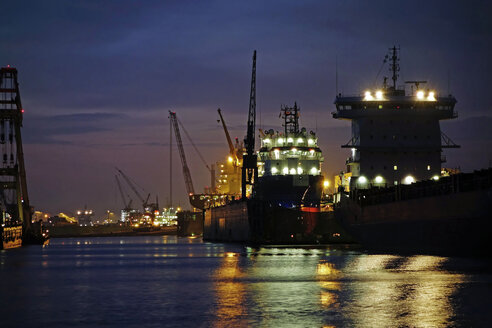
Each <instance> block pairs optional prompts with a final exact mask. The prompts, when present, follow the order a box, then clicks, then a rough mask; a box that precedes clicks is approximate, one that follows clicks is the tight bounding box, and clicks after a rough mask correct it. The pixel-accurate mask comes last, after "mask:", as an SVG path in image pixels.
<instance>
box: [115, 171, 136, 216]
mask: <svg viewBox="0 0 492 328" xmlns="http://www.w3.org/2000/svg"><path fill="white" fill-rule="evenodd" d="M114 178H115V179H116V184H117V185H118V190H119V191H120V194H121V199H122V200H123V206H124V207H125V209H128V208H130V206H131V203H132V200H131V198H130V197H128V199H129V201H128V202H127V201H126V197H125V193H124V192H123V188H122V187H121V183H120V179H118V176H117V175H116V174H115V175H114Z"/></svg>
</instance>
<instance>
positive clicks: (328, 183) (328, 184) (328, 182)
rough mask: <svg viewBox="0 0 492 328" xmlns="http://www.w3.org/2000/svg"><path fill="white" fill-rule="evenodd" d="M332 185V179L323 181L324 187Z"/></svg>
mask: <svg viewBox="0 0 492 328" xmlns="http://www.w3.org/2000/svg"><path fill="white" fill-rule="evenodd" d="M329 186H330V181H328V180H325V181H323V187H325V188H328V187H329Z"/></svg>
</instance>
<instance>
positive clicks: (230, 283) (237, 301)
mask: <svg viewBox="0 0 492 328" xmlns="http://www.w3.org/2000/svg"><path fill="white" fill-rule="evenodd" d="M238 255H239V254H236V253H232V252H228V253H225V256H224V258H223V260H222V264H221V266H220V267H219V268H218V269H217V270H216V271H215V272H214V275H213V277H214V280H215V282H214V290H215V294H216V305H217V310H216V320H215V322H214V325H213V326H214V327H237V326H240V325H241V320H242V317H243V316H244V315H246V308H245V306H244V295H245V290H246V286H245V284H244V283H243V282H242V281H241V280H240V278H242V277H244V273H243V272H242V271H241V269H240V267H239V265H238V262H239V256H238Z"/></svg>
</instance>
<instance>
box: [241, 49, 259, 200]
mask: <svg viewBox="0 0 492 328" xmlns="http://www.w3.org/2000/svg"><path fill="white" fill-rule="evenodd" d="M255 125H256V50H255V51H254V53H253V68H252V72H251V91H250V95H249V113H248V131H247V134H246V138H245V139H244V145H245V147H246V153H245V154H244V156H243V168H242V178H241V195H242V197H243V198H246V187H247V186H248V185H251V186H252V185H253V183H254V182H255V181H258V163H257V155H256V154H255Z"/></svg>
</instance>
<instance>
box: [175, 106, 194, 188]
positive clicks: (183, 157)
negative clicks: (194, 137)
mask: <svg viewBox="0 0 492 328" xmlns="http://www.w3.org/2000/svg"><path fill="white" fill-rule="evenodd" d="M169 119H170V120H171V124H172V126H173V128H174V134H175V135H176V144H177V145H178V151H179V157H180V158H181V165H182V167H183V176H184V180H185V186H186V192H187V193H188V196H191V195H194V194H195V189H194V188H193V181H192V180H191V174H190V169H189V168H188V163H187V162H186V155H185V152H184V149H183V141H182V140H181V133H180V132H179V126H178V118H177V117H176V112H171V111H169Z"/></svg>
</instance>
